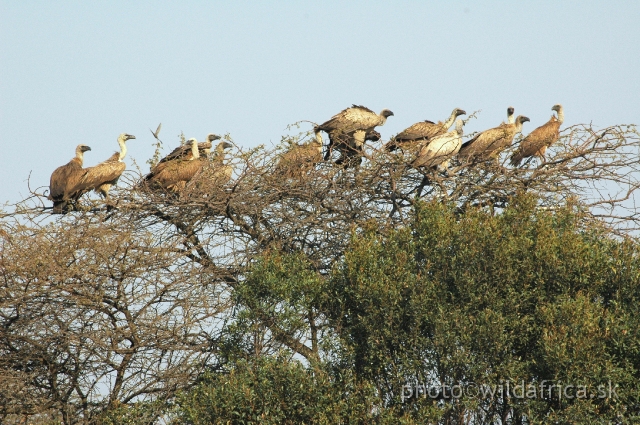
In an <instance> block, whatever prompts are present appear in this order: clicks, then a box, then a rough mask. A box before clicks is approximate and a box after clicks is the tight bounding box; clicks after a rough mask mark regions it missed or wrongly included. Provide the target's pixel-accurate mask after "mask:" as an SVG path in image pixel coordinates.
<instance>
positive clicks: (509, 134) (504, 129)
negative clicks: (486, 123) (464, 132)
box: [458, 115, 529, 162]
mask: <svg viewBox="0 0 640 425" xmlns="http://www.w3.org/2000/svg"><path fill="white" fill-rule="evenodd" d="M527 121H529V118H527V117H525V116H523V115H518V117H517V118H516V121H515V123H514V124H500V125H499V126H498V127H494V128H491V129H489V130H485V131H483V132H482V133H480V134H478V135H477V136H476V137H474V138H473V139H471V140H469V141H467V142H465V143H464V144H463V145H462V147H461V148H460V153H459V154H458V158H460V160H461V161H466V162H478V161H487V160H489V159H495V158H497V157H498V155H500V152H502V151H503V150H504V149H506V148H507V147H509V146H510V145H511V143H512V142H513V138H514V136H515V135H516V134H517V133H519V132H520V131H522V124H523V123H525V122H527Z"/></svg>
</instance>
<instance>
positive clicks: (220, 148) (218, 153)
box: [214, 145, 224, 162]
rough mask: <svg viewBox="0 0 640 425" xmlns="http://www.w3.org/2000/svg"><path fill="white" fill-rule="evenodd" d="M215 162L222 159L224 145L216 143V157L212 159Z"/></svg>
mask: <svg viewBox="0 0 640 425" xmlns="http://www.w3.org/2000/svg"><path fill="white" fill-rule="evenodd" d="M214 160H215V161H216V162H222V161H224V147H223V146H222V145H218V146H217V147H216V157H215V159H214Z"/></svg>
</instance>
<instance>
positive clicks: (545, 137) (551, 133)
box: [511, 116, 560, 167]
mask: <svg viewBox="0 0 640 425" xmlns="http://www.w3.org/2000/svg"><path fill="white" fill-rule="evenodd" d="M559 137H560V121H558V119H557V118H556V117H555V116H552V117H551V119H550V120H549V121H548V122H547V123H546V124H544V125H541V126H540V127H538V128H536V129H535V130H533V131H532V132H531V133H529V135H528V136H527V137H525V138H524V140H523V141H522V142H521V143H520V147H519V148H518V150H517V151H516V152H515V153H514V154H513V155H512V156H511V165H513V166H516V167H517V166H518V165H520V163H521V162H522V160H523V159H525V158H528V157H530V156H534V155H538V156H544V154H545V152H546V150H547V148H548V147H549V146H551V145H552V144H554V143H555V142H556V141H557V140H558V138H559Z"/></svg>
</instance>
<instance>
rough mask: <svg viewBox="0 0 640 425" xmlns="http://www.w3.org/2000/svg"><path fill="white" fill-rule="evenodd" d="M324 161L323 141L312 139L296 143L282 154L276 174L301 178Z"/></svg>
mask: <svg viewBox="0 0 640 425" xmlns="http://www.w3.org/2000/svg"><path fill="white" fill-rule="evenodd" d="M321 161H322V143H321V142H319V141H318V140H312V141H311V142H309V143H306V144H304V145H295V146H293V147H292V148H291V149H289V150H288V151H286V152H285V153H283V154H282V156H281V157H280V160H279V161H278V163H277V164H276V169H275V170H276V174H278V175H282V176H284V177H288V178H299V177H302V176H303V175H305V174H306V173H307V172H309V171H310V170H312V169H313V168H314V167H315V165H316V164H317V163H319V162H321Z"/></svg>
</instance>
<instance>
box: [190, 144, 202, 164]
mask: <svg viewBox="0 0 640 425" xmlns="http://www.w3.org/2000/svg"><path fill="white" fill-rule="evenodd" d="M191 155H192V157H191V159H192V160H194V159H198V158H200V149H198V142H196V141H192V142H191Z"/></svg>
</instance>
